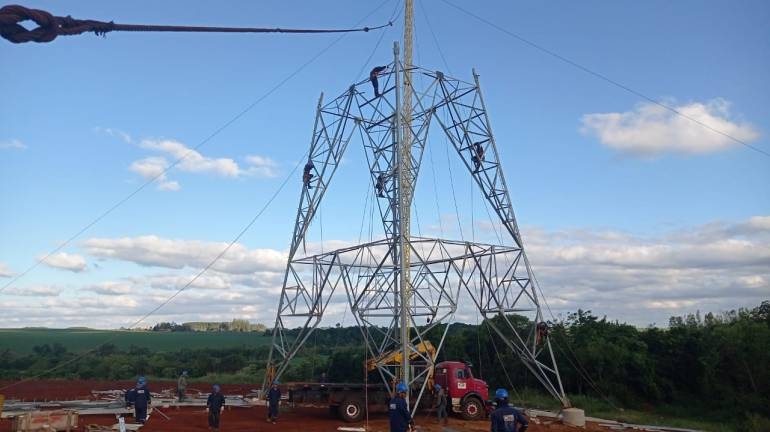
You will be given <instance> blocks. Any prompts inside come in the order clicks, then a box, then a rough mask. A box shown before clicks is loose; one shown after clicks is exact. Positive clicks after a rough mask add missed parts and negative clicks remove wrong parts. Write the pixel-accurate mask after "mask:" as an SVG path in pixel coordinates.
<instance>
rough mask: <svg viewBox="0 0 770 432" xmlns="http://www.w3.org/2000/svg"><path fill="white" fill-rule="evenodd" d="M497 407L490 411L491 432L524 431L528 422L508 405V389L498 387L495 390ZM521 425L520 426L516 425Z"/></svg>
mask: <svg viewBox="0 0 770 432" xmlns="http://www.w3.org/2000/svg"><path fill="white" fill-rule="evenodd" d="M495 402H497V408H496V409H495V410H494V411H493V412H492V416H491V423H492V425H491V426H492V427H491V428H490V431H491V432H524V431H526V430H527V427H529V422H527V419H526V418H524V416H523V415H521V413H520V412H519V410H517V409H516V408H514V407H512V406H510V405H508V390H506V389H503V388H500V389H497V391H495ZM517 424H518V425H521V427H517Z"/></svg>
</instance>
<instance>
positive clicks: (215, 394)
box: [206, 384, 225, 432]
mask: <svg viewBox="0 0 770 432" xmlns="http://www.w3.org/2000/svg"><path fill="white" fill-rule="evenodd" d="M211 390H212V391H211V394H209V397H208V399H206V412H207V413H209V430H212V431H215V432H216V431H219V415H220V414H222V412H223V411H224V410H225V397H224V396H222V393H220V392H219V390H220V388H219V384H214V386H213V387H212V388H211Z"/></svg>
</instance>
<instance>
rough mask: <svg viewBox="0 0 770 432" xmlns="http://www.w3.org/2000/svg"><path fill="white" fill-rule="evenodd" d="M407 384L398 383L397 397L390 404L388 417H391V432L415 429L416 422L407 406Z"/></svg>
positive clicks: (405, 431)
mask: <svg viewBox="0 0 770 432" xmlns="http://www.w3.org/2000/svg"><path fill="white" fill-rule="evenodd" d="M406 391H407V388H406V384H404V383H402V382H401V383H398V385H397V386H396V396H395V397H393V398H391V399H390V402H389V403H388V415H389V416H390V432H407V431H408V430H411V429H412V428H413V427H414V420H412V415H411V414H410V413H409V407H407V406H406Z"/></svg>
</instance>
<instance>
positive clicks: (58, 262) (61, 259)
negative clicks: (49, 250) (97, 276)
mask: <svg viewBox="0 0 770 432" xmlns="http://www.w3.org/2000/svg"><path fill="white" fill-rule="evenodd" d="M37 259H38V260H42V261H43V264H45V265H47V266H49V267H53V268H58V269H62V270H69V271H72V272H75V273H78V272H82V271H83V270H85V269H86V260H85V258H83V257H82V256H80V255H70V254H68V253H65V252H59V253H55V254H51V255H49V256H47V257H46V256H45V255H41V256H39V257H38V258H37Z"/></svg>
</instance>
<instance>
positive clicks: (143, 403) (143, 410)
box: [126, 376, 151, 424]
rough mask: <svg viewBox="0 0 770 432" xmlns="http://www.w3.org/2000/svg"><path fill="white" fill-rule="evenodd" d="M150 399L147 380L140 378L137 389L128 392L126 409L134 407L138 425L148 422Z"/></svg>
mask: <svg viewBox="0 0 770 432" xmlns="http://www.w3.org/2000/svg"><path fill="white" fill-rule="evenodd" d="M150 399H151V396H150V389H148V388H147V380H146V379H145V378H144V377H143V376H140V377H139V379H138V380H137V381H136V387H134V388H132V389H131V390H129V391H127V392H126V407H129V408H130V407H131V406H133V407H134V419H135V420H136V422H137V423H141V424H144V422H145V421H146V420H147V408H148V407H149V406H150V402H151V401H150Z"/></svg>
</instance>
